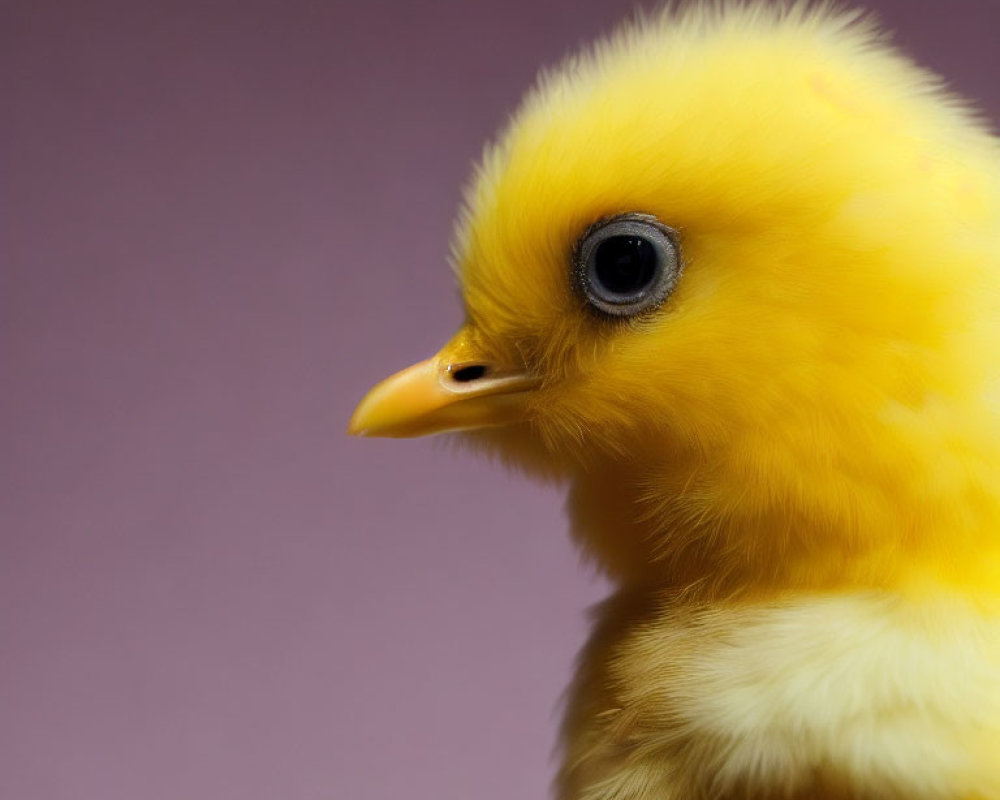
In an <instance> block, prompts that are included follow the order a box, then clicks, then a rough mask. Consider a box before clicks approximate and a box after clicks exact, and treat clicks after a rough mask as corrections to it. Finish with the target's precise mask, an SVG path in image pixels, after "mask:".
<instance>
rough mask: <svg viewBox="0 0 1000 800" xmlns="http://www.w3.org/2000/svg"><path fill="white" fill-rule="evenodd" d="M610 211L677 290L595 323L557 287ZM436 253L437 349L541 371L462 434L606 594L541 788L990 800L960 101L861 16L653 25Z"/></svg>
mask: <svg viewBox="0 0 1000 800" xmlns="http://www.w3.org/2000/svg"><path fill="white" fill-rule="evenodd" d="M634 212H639V213H643V214H648V215H653V216H655V217H656V218H657V219H658V220H660V221H662V222H663V223H665V224H667V225H669V226H671V227H672V228H673V229H675V230H676V231H677V232H678V236H679V241H680V247H681V252H682V255H683V262H684V267H683V273H682V275H681V277H680V280H679V282H678V284H677V286H676V289H675V290H674V291H673V292H672V294H670V296H669V298H668V299H667V301H666V302H665V304H664V305H663V306H662V307H660V308H659V309H657V310H656V311H654V312H652V313H648V314H642V315H639V316H637V317H635V318H632V319H627V320H613V319H612V320H609V319H607V318H602V317H600V316H599V315H595V314H594V313H591V310H590V309H588V308H586V304H585V302H584V300H583V299H582V298H581V297H580V296H579V294H578V292H576V291H574V287H573V283H572V281H571V280H570V265H571V263H572V261H573V257H574V248H575V246H576V242H577V241H578V239H579V238H580V236H581V235H582V233H583V232H584V231H586V230H587V229H588V227H589V226H591V225H592V224H593V223H594V222H595V221H596V220H600V219H603V218H607V217H611V216H614V215H619V214H623V213H634ZM454 261H455V267H456V271H457V274H458V277H459V280H460V283H461V286H462V290H463V297H464V302H465V308H466V312H467V324H466V326H465V328H464V329H463V331H462V333H461V334H460V337H459V339H457V340H456V342H458V344H456V345H455V347H457V348H459V350H460V351H461V352H462V353H469V352H474V353H475V354H476V358H477V360H481V361H482V362H483V363H488V364H494V365H496V364H499V365H508V366H512V367H516V368H517V369H518V370H521V371H523V372H524V373H525V374H530V375H532V376H534V377H535V379H536V380H537V381H538V384H539V385H538V386H537V387H535V388H533V389H532V390H531V391H530V392H527V393H526V394H525V396H524V399H523V408H521V411H520V412H519V416H518V418H517V419H516V420H515V421H513V422H511V421H509V420H508V419H506V418H505V419H504V421H506V422H508V424H506V425H502V426H495V427H486V428H482V429H481V430H476V431H474V432H469V433H466V434H464V436H465V437H466V439H467V440H468V441H470V442H473V443H474V444H475V445H477V446H479V447H482V448H486V449H488V450H490V451H493V452H499V453H501V454H502V456H503V457H504V458H505V459H506V460H507V461H509V462H510V463H512V464H516V465H519V466H522V467H524V468H526V469H528V470H530V471H533V472H536V473H538V474H541V475H544V476H547V477H554V478H556V479H560V480H564V481H566V482H567V483H568V484H569V487H570V499H569V504H568V510H569V514H570V517H571V522H572V532H573V535H574V536H575V538H576V539H577V540H578V541H579V542H580V544H581V545H582V547H583V549H584V551H585V552H586V553H588V554H589V555H590V556H591V557H592V559H593V560H594V562H595V563H596V564H598V565H599V566H600V567H601V568H602V569H603V570H605V571H606V573H607V574H608V575H609V576H610V577H611V579H612V580H613V581H614V582H615V584H616V586H617V589H616V592H615V594H614V595H613V596H612V598H610V599H609V600H608V601H607V602H606V603H605V604H604V605H603V606H602V607H601V608H600V609H599V610H598V612H597V621H596V627H595V632H594V634H593V637H592V639H591V641H590V642H589V644H588V645H587V647H586V648H585V650H584V652H583V654H582V656H581V660H580V664H579V668H578V674H577V677H576V679H575V681H574V684H573V686H572V687H571V690H570V694H569V699H568V705H567V712H566V722H565V725H564V730H563V744H564V762H563V767H562V769H561V772H560V777H559V780H558V792H559V796H560V798H562V800H674V799H675V798H676V799H677V800H699V798H719V799H720V800H722V799H729V798H733V799H735V798H750V797H753V798H803V799H804V798H827V799H836V800H846V799H847V798H859V799H862V800H866V799H867V798H872V799H874V798H900V800H901V799H902V798H907V799H908V800H923V799H924V798H927V799H928V800H930V799H931V798H934V799H939V800H973V799H974V798H975V799H976V800H1000V603H998V600H1000V148H998V143H997V140H996V139H995V138H993V137H992V136H991V135H990V133H989V132H988V131H987V129H986V127H985V126H984V125H983V124H982V123H981V122H980V121H979V120H978V119H977V118H976V116H975V114H973V113H970V112H969V111H968V110H967V109H966V108H965V107H964V106H963V105H962V104H961V103H959V102H958V101H956V100H955V99H954V98H953V97H951V96H950V95H948V94H946V93H945V92H944V91H943V90H942V89H941V84H940V81H939V80H938V79H937V78H936V77H934V76H933V75H931V74H929V73H927V72H925V71H923V70H921V69H919V68H918V67H916V66H914V65H913V64H912V63H911V62H910V61H908V60H907V59H906V58H904V57H903V56H901V55H900V54H899V53H898V52H896V51H895V50H893V49H892V48H891V47H890V46H889V45H888V44H886V42H885V41H884V39H883V37H882V36H880V35H879V34H878V32H877V31H876V30H875V29H874V28H873V26H872V25H870V24H868V23H866V22H864V21H858V19H857V17H856V15H851V14H846V13H842V12H833V11H830V10H828V9H826V8H820V9H815V8H813V9H809V8H806V7H804V6H801V5H797V6H794V7H793V8H791V9H785V10H775V9H773V8H770V7H765V6H752V7H749V8H743V7H729V8H724V9H713V10H706V9H703V8H696V9H693V10H688V11H686V12H682V13H671V12H668V13H664V14H661V15H659V16H656V17H654V18H650V19H646V20H641V21H639V22H636V23H633V24H630V25H627V26H626V27H624V28H623V29H622V30H620V31H619V32H617V33H616V34H615V35H614V36H612V37H611V38H610V39H607V40H605V41H603V42H601V43H598V44H597V45H596V46H595V47H594V48H593V49H592V50H588V51H587V52H585V53H583V54H582V55H580V56H578V57H575V58H572V59H570V60H569V61H567V62H566V63H565V64H564V65H563V66H561V67H560V68H559V69H558V70H556V71H554V72H551V73H546V74H545V75H543V77H542V78H541V79H540V81H539V84H538V86H537V87H536V88H535V89H534V90H533V91H532V92H531V93H530V94H529V95H528V97H527V99H526V100H525V101H524V104H523V105H522V107H521V108H520V110H519V111H518V112H517V113H516V115H515V116H514V117H513V119H512V121H511V123H510V125H509V127H508V128H507V130H506V131H505V132H504V133H503V134H502V136H501V137H500V139H499V142H498V144H496V145H495V146H492V147H490V148H488V150H487V151H486V154H485V156H484V158H483V162H482V165H481V167H480V169H479V171H478V172H477V175H476V177H475V180H474V182H473V184H472V185H471V187H470V189H469V191H468V195H467V202H466V206H465V209H464V212H463V214H462V215H461V219H460V222H459V226H458V231H457V235H456V240H455V245H454ZM456 352H457V351H456Z"/></svg>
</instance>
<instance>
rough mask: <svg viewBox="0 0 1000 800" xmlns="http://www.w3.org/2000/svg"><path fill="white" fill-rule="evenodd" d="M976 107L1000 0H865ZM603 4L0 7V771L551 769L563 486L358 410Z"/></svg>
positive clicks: (225, 793) (312, 775)
mask: <svg viewBox="0 0 1000 800" xmlns="http://www.w3.org/2000/svg"><path fill="white" fill-rule="evenodd" d="M869 5H870V6H871V7H874V8H876V9H880V10H881V11H882V12H883V14H882V16H883V18H884V19H885V20H886V21H887V22H888V23H889V24H890V25H891V26H893V27H895V28H896V29H897V30H898V32H899V36H898V38H899V40H900V41H901V42H903V43H904V44H905V45H906V46H907V47H909V48H910V49H911V51H912V52H914V53H916V54H917V55H918V56H919V57H920V58H921V59H922V60H923V61H924V62H925V63H927V64H930V65H932V66H934V67H936V68H938V69H939V70H940V71H942V72H943V73H944V74H946V75H947V76H948V77H949V78H950V79H951V81H952V83H953V85H954V86H955V87H956V88H958V89H959V90H960V91H962V92H964V93H966V94H968V95H970V96H973V97H976V98H978V99H979V100H980V102H981V104H982V106H983V107H984V108H985V109H986V110H987V111H988V112H989V113H990V114H991V115H992V116H993V117H994V118H996V115H997V111H998V110H1000V87H998V83H997V80H996V76H997V59H998V56H997V45H996V41H995V36H996V30H997V29H998V25H1000V6H998V5H997V4H995V3H993V2H989V1H988V0H979V1H978V2H977V1H975V0H967V1H966V2H955V0H953V1H952V2H950V3H947V4H946V3H943V2H938V1H937V0H934V1H930V0H928V1H927V2H914V1H913V0H898V1H897V2H889V1H888V0H886V1H885V2H874V3H870V4H869ZM631 8H632V3H631V2H616V1H615V0H603V1H602V2H598V1H597V0H587V1H586V2H582V1H581V0H560V2H539V0H530V1H529V0H517V2H513V1H512V0H505V1H504V2H499V1H498V2H495V3H491V4H481V3H468V2H459V1H458V0H455V1H454V2H432V3H415V2H414V3H405V2H402V1H401V0H400V1H399V2H393V3H385V2H381V3H379V2H370V3H362V1H361V0H355V2H353V3H345V2H327V3H320V2H308V1H307V0H286V1H285V2H279V1H278V0H273V1H272V2H248V1H247V0H244V1H243V2H236V1H235V0H234V1H233V2H226V3H213V4H208V3H206V4H204V5H201V6H199V5H196V4H193V3H184V2H174V3H171V2H166V0H163V1H161V2H159V3H143V2H138V1H137V0H132V1H131V2H121V3H114V4H112V3H106V2H72V1H71V0H65V1H64V2H47V1H46V0H24V1H23V2H14V3H11V2H6V3H4V4H3V6H2V8H0V101H2V104H0V108H2V115H0V137H2V148H0V155H2V162H0V226H2V228H0V370H2V371H0V376H2V385H0V415H2V416H0V487H2V488H0V534H2V538H0V547H2V550H0V797H3V798H10V800H35V799H36V798H37V799H39V800H56V799H57V798H58V799H59V800H62V799H63V798H66V799H67V800H68V799H69V798H73V799H74V800H80V799H83V800H117V799H118V798H122V799H123V800H125V799H128V800H136V799H141V800H159V799H160V798H164V799H166V798H171V800H173V799H175V798H210V799H211V800H257V798H260V799H261V800H264V799H265V798H266V799H267V800H275V799H276V798H281V800H306V799H307V798H308V799H310V800H311V799H312V798H317V799H318V798H336V799H338V800H339V799H340V798H343V799H344V800H369V798H370V799H371V800H375V799H376V798H378V799H379V800H382V799H383V798H427V800H470V799H474V800H511V799H512V798H541V797H544V796H545V794H546V792H547V787H548V782H549V779H550V776H551V774H552V766H551V763H550V760H549V752H550V748H551V745H552V743H553V741H554V729H555V721H556V719H557V716H556V711H555V709H556V700H557V697H558V695H559V692H560V690H561V689H562V687H563V685H564V684H565V682H566V680H567V677H568V674H569V670H570V665H571V661H572V656H573V653H574V651H575V649H576V647H577V646H578V645H579V644H580V643H581V641H582V637H583V635H584V630H585V624H584V617H583V608H584V606H585V605H586V604H587V603H589V602H591V601H592V600H594V599H596V598H597V597H599V595H600V593H601V590H602V587H601V586H600V585H599V584H598V583H597V582H595V581H593V580H592V579H591V578H590V577H589V576H588V574H587V573H586V571H585V570H583V569H581V568H580V567H579V563H578V558H577V556H576V555H575V554H574V553H573V552H572V551H571V549H570V547H569V545H568V543H567V541H566V536H565V533H564V523H563V520H562V518H561V512H560V506H561V500H560V498H559V497H558V495H557V494H556V493H555V492H553V491H551V490H545V489H541V488H537V487H535V486H533V485H531V484H529V483H527V482H526V481H524V480H522V479H520V478H517V477H509V476H507V475H506V474H504V473H503V472H502V471H500V470H499V469H498V468H497V467H495V466H491V465H489V464H487V463H484V462H481V461H478V460H475V459H474V458H472V457H471V456H469V455H466V454H455V453H453V452H450V451H449V450H448V449H447V448H443V447H440V446H439V444H438V443H435V442H433V441H424V440H421V441H380V440H368V441H364V440H357V441H355V440H349V439H348V438H347V437H346V436H345V435H344V433H343V429H344V426H345V424H346V421H347V418H348V415H349V413H350V411H351V409H352V407H353V405H354V403H355V402H356V401H357V400H358V399H359V398H360V396H361V395H362V394H363V392H364V391H365V390H366V389H367V388H368V386H369V385H370V384H371V383H373V382H374V381H375V380H377V379H379V378H381V377H383V376H384V375H386V374H388V373H389V372H390V371H393V370H395V369H397V368H399V367H402V366H404V365H405V364H407V363H409V362H410V361H413V360H415V359H418V358H422V357H424V356H426V355H428V354H430V353H431V352H432V351H433V350H434V349H435V348H436V347H437V345H439V344H440V343H442V342H443V341H444V340H445V339H446V338H447V337H448V336H449V335H450V333H451V331H452V330H453V328H454V327H455V326H456V325H457V323H458V322H459V320H460V313H459V307H458V303H457V302H456V298H455V291H454V288H453V286H452V283H451V278H450V275H449V272H448V270H447V268H446V267H445V255H446V252H447V242H448V236H449V232H450V227H451V218H452V214H453V212H454V210H455V207H456V203H457V200H458V191H459V186H460V184H461V183H462V181H463V180H464V179H465V177H466V175H467V173H468V169H469V165H470V162H471V160H472V159H473V158H474V157H476V156H477V155H478V153H479V152H480V148H481V145H482V142H483V140H484V138H485V137H487V136H488V135H489V134H490V132H491V131H492V130H493V129H494V128H495V127H496V126H497V125H498V124H499V123H501V122H502V121H503V119H504V117H505V115H506V114H507V113H508V112H509V110H510V109H511V108H512V106H513V105H514V103H515V102H516V101H517V99H518V97H519V95H520V93H521V92H522V90H523V89H524V88H525V87H526V86H527V84H528V83H529V81H530V80H531V79H532V77H533V74H534V72H535V70H536V69H537V68H538V67H539V66H540V65H542V64H546V63H551V62H552V61H553V60H554V59H556V58H558V57H559V56H561V55H562V54H563V53H565V52H566V51H567V50H568V49H570V48H572V47H575V46H576V45H577V44H578V43H580V42H582V41H585V40H587V39H589V38H590V37H592V36H593V35H595V34H597V33H598V32H600V31H602V30H605V29H606V28H607V27H608V26H609V25H610V24H611V23H613V22H614V21H616V20H618V19H620V18H621V17H623V16H624V15H625V14H626V13H628V12H629V10H630V9H631Z"/></svg>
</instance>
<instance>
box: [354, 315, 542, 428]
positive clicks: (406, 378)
mask: <svg viewBox="0 0 1000 800" xmlns="http://www.w3.org/2000/svg"><path fill="white" fill-rule="evenodd" d="M476 351H477V348H476V347H475V345H474V344H473V342H472V340H471V338H470V337H469V336H468V334H467V333H466V332H465V331H462V332H460V333H459V334H458V336H456V337H455V338H454V339H452V340H451V341H450V342H448V344H446V345H445V346H444V347H443V348H442V349H441V351H440V352H439V353H438V354H437V355H436V356H434V357H433V358H429V359H427V360H426V361H421V362H420V363H418V364H414V365H413V366H412V367H408V368H407V369H404V370H403V371H402V372H397V373H396V374H395V375H392V376H391V377H389V378H386V379H385V380H384V381H382V382H381V383H379V384H378V385H377V386H375V387H374V388H373V389H372V390H371V391H370V392H368V394H367V395H365V397H364V398H363V399H362V400H361V402H360V403H358V407H357V408H356V409H355V410H354V414H353V415H352V416H351V421H350V423H349V424H348V426H347V432H348V433H349V434H352V435H353V436H392V437H405V436H425V435H427V434H430V433H444V432H446V431H460V430H469V429H471V428H482V427H485V426H488V425H504V424H507V423H511V422H517V421H519V420H523V419H524V418H525V400H526V397H527V395H528V394H529V393H530V392H531V391H532V390H533V389H536V388H537V387H538V385H539V383H540V381H539V380H538V379H537V378H535V377H533V376H531V375H529V374H528V373H526V372H524V371H515V370H509V369H506V370H505V369H502V368H501V367H499V366H497V365H494V364H490V363H488V362H486V361H484V360H481V359H477V358H476Z"/></svg>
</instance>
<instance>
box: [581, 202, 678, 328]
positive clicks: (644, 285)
mask: <svg viewBox="0 0 1000 800" xmlns="http://www.w3.org/2000/svg"><path fill="white" fill-rule="evenodd" d="M575 261H576V263H575V265H574V277H575V283H576V288H577V289H578V291H579V292H580V293H581V294H582V295H583V297H584V298H585V299H586V300H587V302H588V303H590V305H591V306H592V307H593V308H595V309H596V310H597V311H600V312H602V313H604V314H608V315H611V316H615V317H630V316H633V315H635V314H639V313H641V312H643V311H647V310H649V309H652V308H655V307H656V306H658V305H660V304H661V303H662V302H663V301H664V300H665V299H666V298H667V296H668V295H669V294H670V292H671V290H672V289H673V288H674V285H675V284H676V283H677V278H678V276H679V273H680V266H681V262H680V253H679V250H678V247H677V240H676V234H675V233H674V232H673V231H672V230H671V229H670V228H667V227H666V226H665V225H661V224H660V223H659V222H658V221H657V220H656V219H655V218H654V217H650V216H647V215H641V214H628V215H625V216H621V217H614V218H613V219H609V220H603V221H601V222H599V223H597V224H596V225H594V226H592V227H591V228H590V229H589V230H588V231H587V232H586V233H585V234H584V235H583V237H582V238H581V239H580V242H579V243H578V245H577V251H576V259H575Z"/></svg>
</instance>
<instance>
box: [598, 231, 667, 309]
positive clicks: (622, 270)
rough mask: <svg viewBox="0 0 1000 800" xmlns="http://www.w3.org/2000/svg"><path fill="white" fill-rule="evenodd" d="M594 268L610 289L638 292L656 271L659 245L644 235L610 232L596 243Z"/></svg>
mask: <svg viewBox="0 0 1000 800" xmlns="http://www.w3.org/2000/svg"><path fill="white" fill-rule="evenodd" d="M594 271H595V274H596V276H597V280H598V281H599V282H600V284H601V286H603V287H604V288H605V289H607V290H608V291H609V292H612V293H613V294H621V295H634V294H638V293H639V292H641V291H642V290H643V289H645V288H646V287H647V286H649V284H650V282H651V281H652V280H653V277H654V276H655V275H656V249H655V248H654V247H653V245H651V244H650V243H649V242H648V241H647V240H646V239H643V238H642V237H641V236H609V237H608V238H607V239H605V240H604V241H603V242H601V243H600V244H599V245H597V250H596V251H595V252H594Z"/></svg>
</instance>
